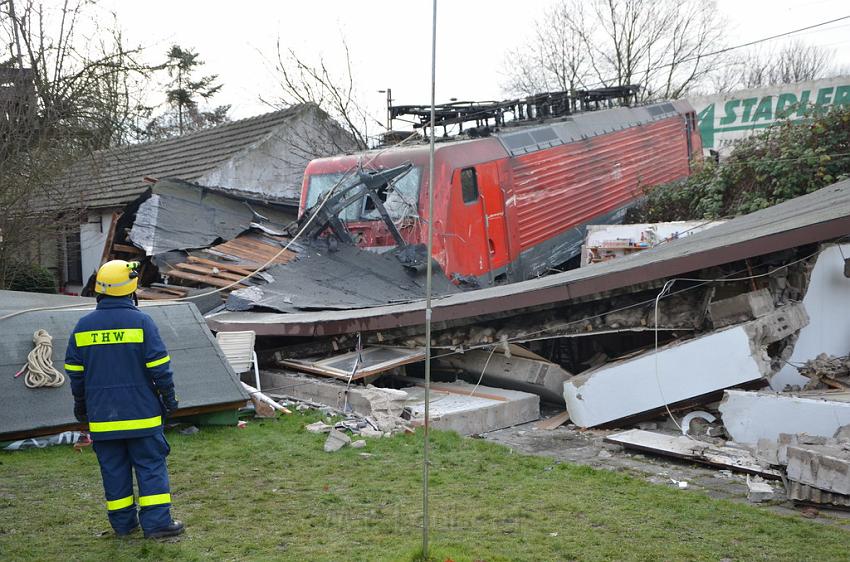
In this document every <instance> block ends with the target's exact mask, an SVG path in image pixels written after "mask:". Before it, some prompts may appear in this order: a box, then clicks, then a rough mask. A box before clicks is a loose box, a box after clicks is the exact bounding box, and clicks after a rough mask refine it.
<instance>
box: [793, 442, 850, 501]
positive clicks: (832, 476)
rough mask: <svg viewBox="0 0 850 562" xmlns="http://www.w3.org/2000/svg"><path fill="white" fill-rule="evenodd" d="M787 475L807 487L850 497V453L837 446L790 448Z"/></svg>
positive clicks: (800, 446) (799, 446)
mask: <svg viewBox="0 0 850 562" xmlns="http://www.w3.org/2000/svg"><path fill="white" fill-rule="evenodd" d="M786 474H787V475H788V479H789V480H793V481H795V482H800V483H802V484H806V485H807V486H812V487H814V488H818V489H820V490H824V491H826V492H830V493H833V494H842V495H845V496H846V495H850V451H848V450H847V449H845V448H844V447H843V446H838V445H797V446H789V447H788V467H787V468H786Z"/></svg>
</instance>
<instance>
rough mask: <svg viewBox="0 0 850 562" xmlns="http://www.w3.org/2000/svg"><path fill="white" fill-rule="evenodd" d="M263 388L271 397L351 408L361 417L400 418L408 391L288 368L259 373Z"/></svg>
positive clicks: (347, 409)
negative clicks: (289, 369)
mask: <svg viewBox="0 0 850 562" xmlns="http://www.w3.org/2000/svg"><path fill="white" fill-rule="evenodd" d="M260 382H261V384H262V385H263V388H269V389H273V390H271V391H269V394H270V395H272V396H289V397H292V398H295V399H298V400H308V401H311V402H317V403H319V404H325V405H327V406H330V407H332V408H334V409H336V410H338V411H350V412H354V413H355V414H359V415H361V416H375V415H387V416H394V417H398V418H400V417H401V413H402V411H403V410H404V403H405V400H406V399H407V394H406V393H405V392H404V391H401V390H395V389H392V388H376V387H372V386H369V387H363V386H354V385H351V386H349V385H346V384H345V383H344V382H342V381H338V380H334V379H327V378H322V377H315V376H311V375H302V374H298V373H290V372H286V371H271V370H263V371H261V372H260Z"/></svg>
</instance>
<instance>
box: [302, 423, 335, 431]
mask: <svg viewBox="0 0 850 562" xmlns="http://www.w3.org/2000/svg"><path fill="white" fill-rule="evenodd" d="M304 429H306V430H307V431H309V432H310V433H330V431H331V430H332V429H333V426H332V425H328V424H326V423H325V422H323V421H317V422H314V423H310V424H307V425H305V426H304Z"/></svg>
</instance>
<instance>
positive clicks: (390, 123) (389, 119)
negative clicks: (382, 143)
mask: <svg viewBox="0 0 850 562" xmlns="http://www.w3.org/2000/svg"><path fill="white" fill-rule="evenodd" d="M392 108H393V90H392V88H387V132H388V133H389V132H390V131H392V130H393V110H392Z"/></svg>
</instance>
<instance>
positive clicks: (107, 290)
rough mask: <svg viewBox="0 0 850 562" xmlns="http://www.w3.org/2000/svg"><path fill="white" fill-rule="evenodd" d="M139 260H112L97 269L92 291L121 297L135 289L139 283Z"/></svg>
mask: <svg viewBox="0 0 850 562" xmlns="http://www.w3.org/2000/svg"><path fill="white" fill-rule="evenodd" d="M138 268H139V262H137V261H124V260H112V261H108V262H106V263H105V264H103V265H102V266H100V269H98V270H97V279H96V280H95V284H94V292H95V293H101V294H104V295H109V296H112V297H123V296H124V295H129V294H131V293H132V292H133V291H135V290H136V286H137V285H138V284H139V272H138V271H137V269H138Z"/></svg>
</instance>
